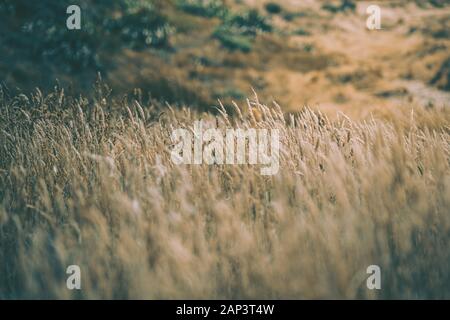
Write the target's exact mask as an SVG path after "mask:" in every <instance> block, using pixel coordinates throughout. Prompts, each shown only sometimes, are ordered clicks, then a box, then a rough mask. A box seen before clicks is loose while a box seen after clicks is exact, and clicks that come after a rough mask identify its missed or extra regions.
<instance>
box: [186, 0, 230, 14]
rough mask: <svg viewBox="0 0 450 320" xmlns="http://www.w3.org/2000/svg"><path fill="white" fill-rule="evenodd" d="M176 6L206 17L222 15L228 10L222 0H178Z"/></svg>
mask: <svg viewBox="0 0 450 320" xmlns="http://www.w3.org/2000/svg"><path fill="white" fill-rule="evenodd" d="M177 6H178V8H180V9H181V10H183V11H185V12H187V13H190V14H193V15H197V16H202V17H207V18H212V17H223V16H224V15H226V14H227V11H228V9H227V7H226V6H225V5H224V3H223V1H222V0H178V1H177Z"/></svg>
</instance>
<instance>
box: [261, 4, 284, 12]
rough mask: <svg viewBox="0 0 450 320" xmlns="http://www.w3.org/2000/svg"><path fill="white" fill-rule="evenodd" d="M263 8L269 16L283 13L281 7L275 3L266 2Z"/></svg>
mask: <svg viewBox="0 0 450 320" xmlns="http://www.w3.org/2000/svg"><path fill="white" fill-rule="evenodd" d="M264 7H265V8H266V11H267V12H268V13H271V14H279V13H281V11H283V9H282V8H281V6H280V5H279V4H278V3H275V2H268V3H266V5H265V6H264Z"/></svg>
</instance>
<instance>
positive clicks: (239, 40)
mask: <svg viewBox="0 0 450 320" xmlns="http://www.w3.org/2000/svg"><path fill="white" fill-rule="evenodd" d="M213 37H214V38H216V39H217V40H219V41H220V43H221V44H222V45H223V46H224V47H225V48H227V49H229V50H240V51H242V52H249V51H250V50H251V49H252V42H251V38H250V37H249V36H245V35H241V34H240V33H239V31H238V30H236V29H233V28H230V27H228V26H221V27H219V28H217V29H216V30H215V31H214V33H213Z"/></svg>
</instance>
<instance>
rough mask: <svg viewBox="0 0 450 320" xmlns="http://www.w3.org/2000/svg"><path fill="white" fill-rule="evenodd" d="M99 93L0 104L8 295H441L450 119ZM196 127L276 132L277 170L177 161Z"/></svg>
mask: <svg viewBox="0 0 450 320" xmlns="http://www.w3.org/2000/svg"><path fill="white" fill-rule="evenodd" d="M97 91H98V92H97V96H96V98H95V99H87V98H83V97H79V96H77V97H71V96H68V95H65V94H64V91H63V90H62V89H55V91H54V92H52V93H50V94H48V95H46V94H42V93H41V92H40V91H38V90H36V91H35V93H33V94H29V95H24V94H21V95H18V96H15V97H9V96H8V94H7V93H6V92H5V91H4V90H2V91H1V96H0V141H1V144H0V262H1V263H0V298H1V299H11V298H39V299H46V298H59V299H66V298H71V299H72V298H73V299H79V298H83V299H91V298H113V299H120V298H138V299H154V298H363V299H365V298H368V299H374V298H450V265H449V264H450V250H449V247H448V245H449V240H450V211H449V208H450V162H449V157H450V154H449V152H450V146H449V141H450V137H449V135H450V131H449V129H450V128H449V120H450V113H449V109H448V108H438V107H433V108H411V107H409V108H406V107H405V108H404V109H402V108H398V109H395V113H394V112H393V111H392V112H391V113H385V114H383V115H382V117H381V116H380V117H375V116H374V117H372V118H370V117H369V118H367V119H366V120H360V121H359V120H358V121H356V120H351V119H350V118H348V117H346V116H345V115H343V114H339V115H338V116H336V117H335V118H334V119H332V120H330V119H328V118H327V117H325V116H324V115H322V114H320V113H318V112H317V111H312V110H310V109H302V110H300V111H298V112H296V113H295V114H286V113H283V111H281V109H280V108H279V107H277V106H276V105H274V106H269V107H267V106H264V105H263V104H262V103H261V102H259V101H258V100H257V98H256V97H255V98H253V99H252V100H251V101H249V104H248V105H245V104H243V105H240V107H239V108H240V110H239V111H240V112H241V114H240V112H239V111H237V110H235V112H233V114H230V115H226V114H220V113H217V115H213V114H206V113H203V114H201V113H198V112H196V111H194V110H192V109H189V108H169V107H167V106H164V105H159V104H158V103H156V102H144V101H142V100H141V101H139V99H137V100H134V99H131V98H129V99H124V100H114V99H111V98H110V97H108V96H107V93H105V91H104V87H102V86H98V90H97ZM199 118H202V119H203V120H204V121H205V122H206V123H209V124H210V125H211V126H218V127H220V128H225V127H240V128H249V127H252V128H277V129H279V130H280V132H281V137H282V150H281V160H280V171H279V173H278V174H277V175H274V176H270V177H267V176H261V175H260V172H259V169H258V167H257V166H249V165H241V166H232V165H222V166H208V165H201V166H200V165H192V166H188V165H178V166H177V165H174V164H173V163H172V162H171V160H170V154H169V150H170V147H171V141H170V134H171V132H172V130H173V129H174V128H179V127H190V126H191V125H192V123H193V121H194V120H197V119H199ZM72 264H76V265H79V266H80V267H81V271H82V278H81V279H82V289H81V290H75V291H70V290H68V289H67V288H66V282H65V281H66V276H67V275H66V268H67V266H68V265H72ZM373 264H375V265H379V266H380V267H381V272H382V289H381V290H373V291H371V290H368V289H367V288H366V277H367V274H366V268H367V266H369V265H373Z"/></svg>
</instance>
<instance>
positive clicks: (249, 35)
mask: <svg viewBox="0 0 450 320" xmlns="http://www.w3.org/2000/svg"><path fill="white" fill-rule="evenodd" d="M270 31H272V26H271V25H270V24H269V22H268V21H267V19H266V18H265V17H264V16H261V15H260V14H259V12H258V11H257V10H250V11H246V12H244V13H240V14H228V15H227V17H226V18H225V19H224V20H223V21H222V24H221V25H220V26H218V27H217V28H216V30H215V31H214V33H213V37H214V38H216V39H218V40H219V41H220V42H221V44H222V45H223V46H224V47H225V48H227V49H230V50H240V51H243V52H249V51H250V50H251V49H252V41H253V39H254V37H255V36H256V35H257V34H258V33H261V32H270Z"/></svg>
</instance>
